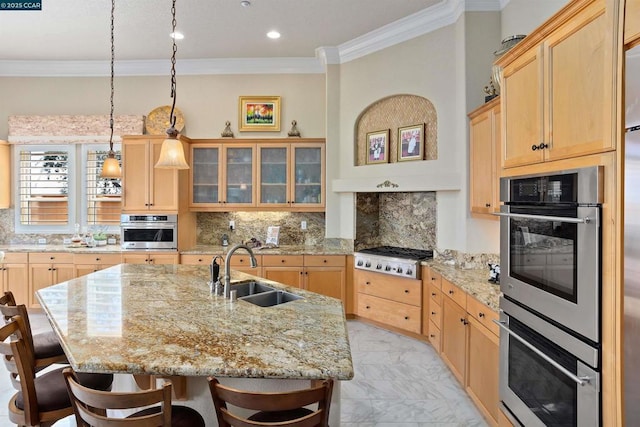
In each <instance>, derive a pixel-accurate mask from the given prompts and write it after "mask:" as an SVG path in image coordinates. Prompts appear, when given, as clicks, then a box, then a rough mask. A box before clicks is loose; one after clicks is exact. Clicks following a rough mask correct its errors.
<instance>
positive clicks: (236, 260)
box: [205, 254, 266, 267]
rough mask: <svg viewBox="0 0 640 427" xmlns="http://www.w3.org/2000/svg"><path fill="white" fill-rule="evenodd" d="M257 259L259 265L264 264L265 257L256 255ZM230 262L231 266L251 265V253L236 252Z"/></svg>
mask: <svg viewBox="0 0 640 427" xmlns="http://www.w3.org/2000/svg"><path fill="white" fill-rule="evenodd" d="M263 258H266V257H263ZM205 259H206V258H205ZM256 261H258V265H264V259H260V255H256ZM209 262H211V260H209ZM229 264H231V267H251V257H250V256H249V255H236V254H234V255H233V256H232V257H231V261H229Z"/></svg>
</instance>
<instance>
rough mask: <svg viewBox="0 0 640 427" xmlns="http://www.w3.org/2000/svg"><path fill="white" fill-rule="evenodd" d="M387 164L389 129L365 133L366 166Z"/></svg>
mask: <svg viewBox="0 0 640 427" xmlns="http://www.w3.org/2000/svg"><path fill="white" fill-rule="evenodd" d="M388 162H389V129H385V130H378V131H375V132H369V133H367V164H368V165H371V164H375V163H388Z"/></svg>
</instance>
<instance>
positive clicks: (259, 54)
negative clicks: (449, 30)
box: [0, 0, 449, 61]
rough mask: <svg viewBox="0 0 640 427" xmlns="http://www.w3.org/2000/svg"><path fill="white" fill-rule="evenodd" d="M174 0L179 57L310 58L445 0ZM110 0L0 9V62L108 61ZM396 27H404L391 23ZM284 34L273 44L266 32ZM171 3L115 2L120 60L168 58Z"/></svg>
mask: <svg viewBox="0 0 640 427" xmlns="http://www.w3.org/2000/svg"><path fill="white" fill-rule="evenodd" d="M250 2H251V5H250V6H249V7H243V6H242V5H241V1H240V0H179V1H177V4H176V14H177V30H178V31H181V32H182V33H184V34H185V38H184V40H181V41H179V42H178V54H177V57H178V59H181V58H183V59H211V58H274V57H275V58H296V57H297V58H300V57H307V58H308V57H315V50H316V48H318V47H337V46H339V45H341V44H343V43H345V42H348V41H351V40H353V39H355V38H357V37H360V36H363V35H365V34H367V33H370V32H371V31H373V30H376V29H379V28H381V27H383V26H385V25H387V24H391V23H394V22H396V21H398V20H400V19H402V18H405V17H408V16H410V15H413V14H415V13H417V12H420V11H422V10H424V9H426V8H429V7H431V6H434V5H436V6H437V5H438V4H439V3H449V0H250ZM110 11H111V1H110V0H42V10H41V11H6V10H2V11H0V40H2V43H0V61H30V60H47V61H87V60H100V61H104V60H108V59H109V58H110V41H109V33H110ZM395 25H401V23H398V22H396V24H395ZM273 29H275V30H278V31H279V32H280V33H281V34H282V37H281V38H280V39H278V40H271V39H268V38H267V37H266V33H267V32H268V31H270V30H273ZM170 31H171V1H170V0H126V1H125V0H116V11H115V44H116V47H115V54H116V61H118V60H157V59H167V58H169V57H170V55H171V39H170V37H169V33H170Z"/></svg>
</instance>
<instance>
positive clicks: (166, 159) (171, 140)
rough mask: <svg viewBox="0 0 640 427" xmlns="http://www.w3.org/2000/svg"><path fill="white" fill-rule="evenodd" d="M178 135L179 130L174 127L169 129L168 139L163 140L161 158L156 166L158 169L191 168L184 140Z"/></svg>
mask: <svg viewBox="0 0 640 427" xmlns="http://www.w3.org/2000/svg"><path fill="white" fill-rule="evenodd" d="M177 137H178V132H177V131H176V130H175V129H174V128H169V129H168V130H167V139H165V140H164V141H162V147H161V148H160V158H159V159H158V163H156V166H155V167H156V168H157V169H189V165H188V164H187V160H186V159H185V158H184V149H183V147H182V142H180V140H179V139H178V138H177Z"/></svg>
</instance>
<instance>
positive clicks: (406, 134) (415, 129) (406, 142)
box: [398, 123, 424, 162]
mask: <svg viewBox="0 0 640 427" xmlns="http://www.w3.org/2000/svg"><path fill="white" fill-rule="evenodd" d="M423 158H424V123H420V124H419V125H413V126H405V127H401V128H398V161H399V162H404V161H407V160H422V159H423Z"/></svg>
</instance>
